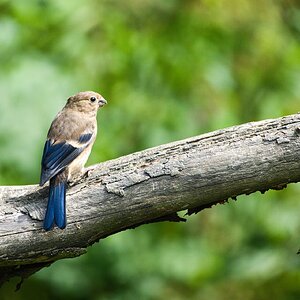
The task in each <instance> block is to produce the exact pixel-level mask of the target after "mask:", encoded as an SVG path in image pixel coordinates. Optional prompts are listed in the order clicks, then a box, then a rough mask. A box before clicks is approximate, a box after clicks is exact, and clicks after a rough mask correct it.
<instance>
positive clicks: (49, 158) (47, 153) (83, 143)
mask: <svg viewBox="0 0 300 300" xmlns="http://www.w3.org/2000/svg"><path fill="white" fill-rule="evenodd" d="M92 136H93V134H92V133H85V134H82V135H80V137H79V139H78V140H77V141H62V142H55V141H53V140H51V139H48V140H47V141H46V143H45V146H44V152H43V157H42V173H41V179H40V185H41V186H43V185H44V184H45V182H47V181H48V180H49V179H50V178H52V177H53V176H55V175H56V174H58V173H59V172H61V171H62V170H63V169H65V168H66V167H67V166H68V165H69V164H70V163H71V162H72V161H73V160H74V159H75V158H76V157H77V156H78V155H79V154H80V153H81V152H82V151H83V150H84V149H85V148H86V147H87V146H88V145H89V144H90V142H91V140H92Z"/></svg>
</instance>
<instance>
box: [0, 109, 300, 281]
mask: <svg viewBox="0 0 300 300" xmlns="http://www.w3.org/2000/svg"><path fill="white" fill-rule="evenodd" d="M299 135H300V115H298V114H296V115H291V116H287V117H282V118H278V119H274V120H264V121H261V122H255V123H254V122H253V123H247V124H244V125H240V126H234V127H230V128H227V129H222V130H217V131H214V132H211V133H208V134H203V135H200V136H196V137H192V138H189V139H186V140H181V141H177V142H174V143H170V144H166V145H161V146H158V147H155V148H151V149H147V150H145V151H141V152H137V153H133V154H131V155H127V156H124V157H120V158H118V159H115V160H111V161H107V162H104V163H102V164H99V165H96V166H94V169H93V170H92V171H91V172H90V175H89V176H88V177H87V178H83V179H81V180H80V181H79V182H77V183H76V184H74V185H73V186H72V187H71V188H69V190H68V193H67V215H68V225H67V228H66V229H65V230H60V229H57V228H55V229H54V230H52V231H49V232H45V231H44V230H43V229H42V222H41V221H42V219H43V216H44V211H45V208H46V202H47V193H48V187H46V188H39V187H38V186H36V185H34V186H10V187H0V206H1V211H0V237H1V244H0V271H1V272H0V274H1V275H2V281H3V280H6V279H8V278H9V277H11V276H13V275H14V276H15V275H21V276H23V277H24V276H28V275H29V274H31V273H33V272H35V271H36V270H38V269H40V268H42V267H44V266H45V265H49V264H51V263H52V262H53V261H56V260H58V259H61V258H66V257H75V256H79V255H81V254H83V253H85V251H86V250H85V249H86V247H87V246H88V245H91V244H93V243H95V242H97V241H98V240H99V239H100V238H104V237H106V236H108V235H111V234H113V233H116V232H119V231H121V230H124V229H127V228H133V227H136V226H138V225H141V224H145V223H150V222H158V221H165V220H170V221H181V220H182V218H179V217H178V216H177V214H176V212H178V211H181V210H188V213H189V214H190V213H193V212H197V211H199V210H201V209H203V208H206V207H210V206H212V205H213V204H216V203H222V202H224V201H226V200H227V199H228V198H230V197H231V198H234V199H235V198H236V197H237V196H238V195H241V194H250V193H253V192H256V191H261V192H265V191H266V190H268V189H281V188H283V187H285V186H286V185H287V184H288V183H290V182H298V181H299V180H300V159H299V153H300V140H299ZM1 268H2V269H1ZM0 280H1V277H0Z"/></svg>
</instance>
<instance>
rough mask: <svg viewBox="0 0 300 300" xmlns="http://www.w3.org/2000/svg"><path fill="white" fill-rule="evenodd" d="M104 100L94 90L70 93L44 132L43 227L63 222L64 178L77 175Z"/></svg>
mask: <svg viewBox="0 0 300 300" xmlns="http://www.w3.org/2000/svg"><path fill="white" fill-rule="evenodd" d="M106 103H107V102H106V100H105V99H104V98H103V97H102V96H101V95H100V94H98V93H95V92H80V93H78V94H76V95H74V96H71V97H70V98H69V99H68V101H67V104H66V105H65V107H64V108H63V109H62V110H61V111H60V112H59V113H58V114H57V116H56V118H55V119H54V121H53V122H52V124H51V127H50V129H49V132H48V136H47V141H46V144H45V147H44V153H43V158H42V172H41V181H40V185H44V184H45V182H47V181H48V180H50V191H49V199H48V206H47V211H46V216H45V219H44V228H45V230H49V229H51V228H52V226H53V224H54V223H56V225H57V226H58V227H60V228H64V227H65V226H66V214H65V194H66V185H67V181H68V180H71V179H72V178H74V177H77V176H80V175H81V173H82V170H83V167H84V165H85V163H86V161H87V159H88V157H89V155H90V152H91V149H92V146H93V144H94V142H95V139H96V136H97V120H96V116H97V111H98V109H99V108H100V107H102V106H104V105H105V104H106Z"/></svg>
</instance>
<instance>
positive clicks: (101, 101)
mask: <svg viewBox="0 0 300 300" xmlns="http://www.w3.org/2000/svg"><path fill="white" fill-rule="evenodd" d="M98 104H99V106H100V107H102V106H104V105H105V104H107V101H106V100H105V99H104V98H101V99H99V101H98Z"/></svg>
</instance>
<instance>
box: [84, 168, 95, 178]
mask: <svg viewBox="0 0 300 300" xmlns="http://www.w3.org/2000/svg"><path fill="white" fill-rule="evenodd" d="M95 169H96V167H95V166H90V167H88V168H85V169H84V170H83V172H82V175H81V177H82V178H88V177H90V176H91V173H93V171H94V170H95Z"/></svg>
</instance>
